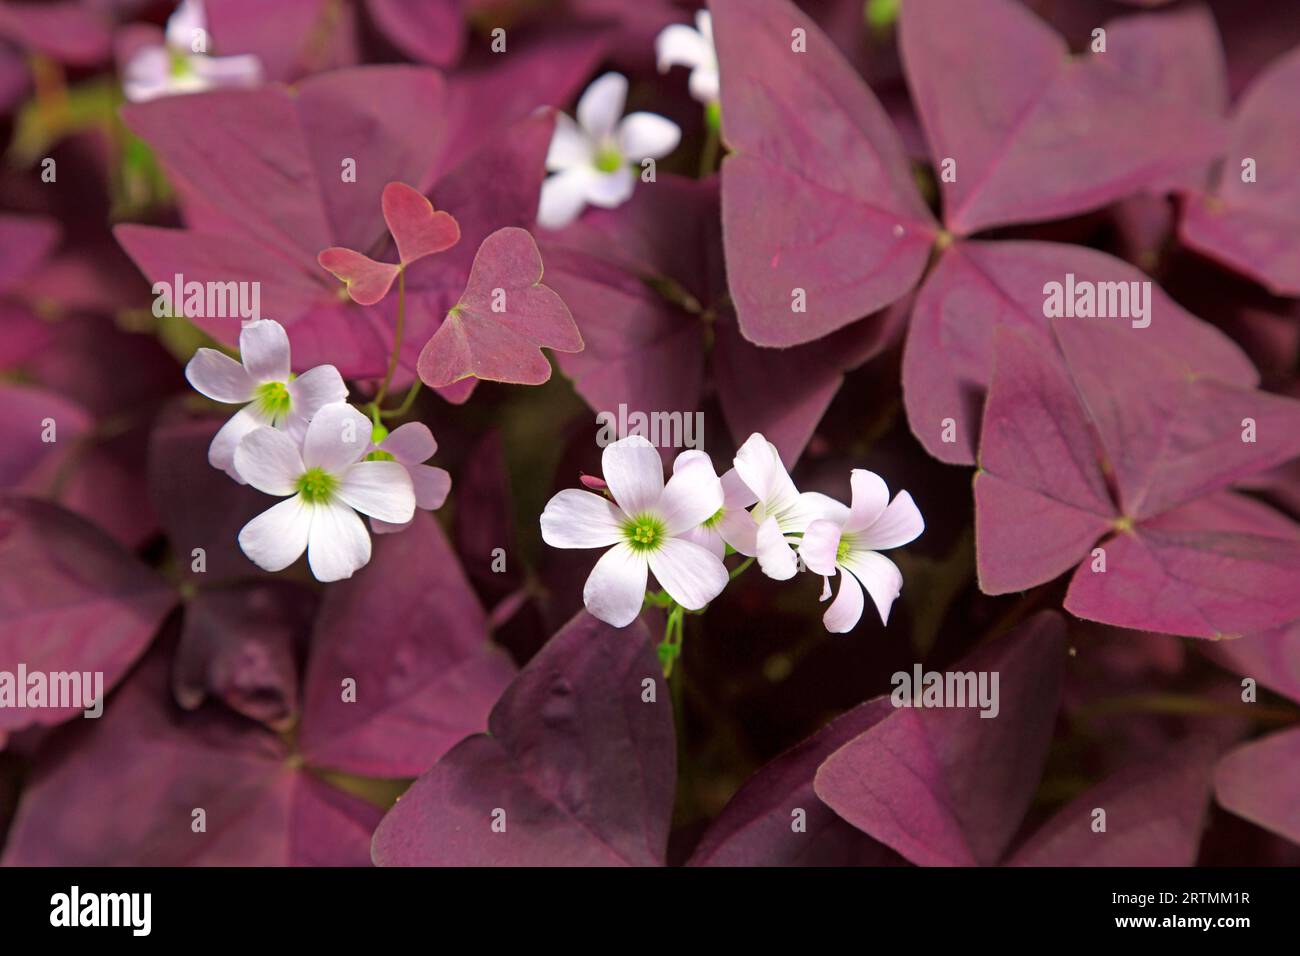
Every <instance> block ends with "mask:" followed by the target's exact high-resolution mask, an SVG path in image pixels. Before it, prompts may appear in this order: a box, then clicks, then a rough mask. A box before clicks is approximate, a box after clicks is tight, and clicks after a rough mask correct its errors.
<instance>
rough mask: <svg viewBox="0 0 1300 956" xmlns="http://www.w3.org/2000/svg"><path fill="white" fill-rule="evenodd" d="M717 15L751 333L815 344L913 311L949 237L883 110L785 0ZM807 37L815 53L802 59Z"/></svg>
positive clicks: (734, 257) (728, 240)
mask: <svg viewBox="0 0 1300 956" xmlns="http://www.w3.org/2000/svg"><path fill="white" fill-rule="evenodd" d="M710 6H711V8H712V10H713V30H714V38H715V41H716V43H717V49H718V62H719V64H720V68H721V76H722V123H723V138H724V140H725V141H726V143H727V146H728V147H729V149H730V150H731V152H730V153H729V154H728V155H727V157H726V158H725V160H724V161H723V171H722V222H723V235H724V239H725V246H726V253H727V271H728V274H729V281H730V284H731V290H732V298H733V299H734V301H735V304H736V311H737V314H738V316H739V320H740V328H741V331H742V332H743V334H744V335H745V337H746V338H747V339H749V340H750V341H751V342H754V343H756V344H759V345H772V346H788V345H796V344H799V343H801V342H809V341H812V340H813V339H818V338H821V337H822V336H824V335H826V334H827V333H829V332H832V331H834V330H835V329H838V328H841V327H842V326H845V325H848V324H849V323H850V322H853V321H854V320H856V319H859V318H861V317H863V316H864V315H867V314H869V313H871V312H875V311H876V310H878V309H881V308H883V307H885V306H887V305H889V304H890V303H892V302H894V301H896V300H897V299H900V298H902V296H903V295H905V294H906V293H907V292H908V290H910V289H911V288H912V286H913V285H914V284H915V283H916V281H917V280H918V279H919V278H920V276H921V272H922V270H923V269H924V268H925V264H926V261H927V259H928V257H929V250H930V246H931V244H932V243H933V242H934V239H935V229H936V227H935V224H934V221H933V219H932V218H931V216H930V213H929V211H928V210H927V209H926V207H925V204H924V203H923V202H922V201H921V198H920V195H919V194H918V192H917V190H916V186H915V184H914V182H913V180H912V176H911V172H910V170H909V168H908V165H907V159H906V157H905V156H904V154H903V149H902V146H901V145H900V144H899V141H898V136H897V134H896V133H895V131H894V128H893V126H892V125H891V124H890V122H889V119H888V117H887V116H886V115H885V112H884V110H883V109H882V108H881V106H880V104H879V103H878V102H877V101H876V99H875V97H874V96H873V95H872V94H871V92H870V91H869V90H868V89H867V88H866V86H865V85H864V84H863V83H862V81H861V79H859V77H858V76H857V74H856V73H855V72H854V70H853V68H852V67H851V66H849V64H848V63H846V62H845V61H844V59H843V57H842V56H841V54H840V52H839V51H838V50H837V49H835V47H834V45H833V44H832V43H831V41H830V40H829V39H827V37H826V36H825V35H824V34H823V33H822V32H821V30H819V29H818V28H817V26H816V25H815V24H814V23H812V22H811V18H810V17H808V16H807V15H806V14H804V13H802V12H800V11H799V10H798V9H796V8H795V7H794V6H793V5H791V4H790V3H788V2H786V0H713V2H712V3H711V5H710ZM795 27H799V28H801V29H803V30H805V31H806V32H807V52H805V53H797V52H794V50H793V49H792V40H791V31H792V30H793V29H794V28H795ZM796 290H802V291H803V295H804V299H805V302H806V312H799V311H795V308H796V306H797V300H796V296H797V293H796Z"/></svg>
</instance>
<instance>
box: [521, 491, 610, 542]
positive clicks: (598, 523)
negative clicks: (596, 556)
mask: <svg viewBox="0 0 1300 956" xmlns="http://www.w3.org/2000/svg"><path fill="white" fill-rule="evenodd" d="M626 521H627V518H626V516H625V515H624V514H623V512H621V511H620V510H619V509H618V508H616V507H615V506H614V504H613V502H611V501H609V500H608V499H606V498H604V497H602V496H601V495H595V494H592V493H591V492H590V491H580V490H579V489H577V488H565V489H564V490H563V491H561V492H559V493H557V494H556V495H555V496H554V497H553V498H551V500H550V501H548V502H547V503H546V507H545V509H543V511H542V518H541V524H542V540H543V541H545V542H546V543H547V544H549V545H550V546H551V547H552V548H605V547H608V546H609V545H611V544H617V543H618V542H619V541H622V540H623V525H624V524H625V523H626Z"/></svg>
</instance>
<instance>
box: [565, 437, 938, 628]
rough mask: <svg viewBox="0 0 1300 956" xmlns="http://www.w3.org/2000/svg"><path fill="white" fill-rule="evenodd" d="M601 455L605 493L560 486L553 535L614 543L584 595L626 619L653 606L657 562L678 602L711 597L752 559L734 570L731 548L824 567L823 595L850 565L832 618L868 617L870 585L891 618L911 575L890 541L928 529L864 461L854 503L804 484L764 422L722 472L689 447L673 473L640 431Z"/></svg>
mask: <svg viewBox="0 0 1300 956" xmlns="http://www.w3.org/2000/svg"><path fill="white" fill-rule="evenodd" d="M601 466H602V469H603V471H604V478H603V483H602V482H601V481H597V480H594V479H592V478H590V477H586V478H585V479H584V481H583V484H584V485H585V486H586V487H588V488H597V489H599V490H601V491H602V492H603V493H602V494H597V493H595V492H594V491H585V490H581V489H577V488H566V489H565V490H563V491H561V492H559V493H558V494H556V495H555V496H554V497H553V498H551V500H550V501H549V502H548V503H547V505H546V508H545V510H544V511H543V512H542V517H541V527H542V539H543V540H544V541H545V542H546V543H547V544H549V545H550V546H551V547H554V548H609V550H608V551H606V552H605V554H604V555H603V556H602V557H601V559H600V560H599V561H597V562H596V566H595V567H594V568H593V569H592V572H591V575H590V576H589V577H588V578H587V583H586V586H585V587H584V588H583V595H582V596H583V602H584V603H585V604H586V606H587V610H588V611H590V612H591V613H592V614H593V615H595V616H596V617H598V618H600V619H601V620H602V621H605V622H606V623H608V624H612V625H614V626H616V627H625V626H627V625H628V624H631V623H632V621H634V620H635V619H636V617H637V615H638V614H639V613H640V612H641V608H642V606H643V604H644V603H645V602H646V600H647V598H646V582H647V575H648V572H650V571H653V572H654V576H655V579H656V580H657V581H658V582H659V585H660V586H661V587H662V588H663V590H664V591H665V592H666V593H667V596H668V598H670V599H671V601H672V602H673V603H675V604H676V605H677V606H679V607H681V608H685V609H686V610H691V611H695V610H699V609H701V608H703V607H704V606H705V605H707V604H708V603H709V602H710V601H712V600H713V599H714V598H716V597H717V596H718V595H719V594H720V593H722V589H723V588H725V587H726V586H727V582H728V581H729V580H730V579H731V578H733V577H734V576H735V575H736V574H738V573H739V572H740V570H742V569H743V568H744V567H745V566H747V565H748V564H749V562H748V561H747V562H745V564H744V565H742V566H741V567H740V568H737V569H736V571H734V572H730V573H729V572H728V571H727V568H726V565H725V564H724V563H723V559H724V558H725V557H726V556H727V555H728V554H729V553H739V554H741V555H745V556H747V557H748V558H749V559H751V560H754V559H756V560H757V561H758V565H759V567H760V568H761V569H762V570H763V573H764V574H766V575H767V576H768V577H770V578H774V579H776V580H778V581H784V580H788V579H790V578H792V577H794V576H795V574H797V573H798V572H799V570H800V569H801V568H803V569H806V570H810V571H812V572H814V573H816V574H820V575H821V576H822V578H823V590H822V600H823V601H825V600H827V599H828V598H829V597H830V596H831V580H830V579H831V578H832V577H834V576H835V575H836V574H837V572H839V574H840V579H841V583H840V586H839V592H838V594H837V595H836V597H835V600H834V601H833V602H832V603H831V605H830V607H829V608H828V609H827V610H826V613H825V614H824V615H823V618H822V621H823V623H824V624H825V625H826V629H827V630H828V631H831V632H833V633H844V632H847V631H850V630H852V629H853V628H854V627H855V626H856V625H857V623H858V621H859V619H860V618H861V617H862V609H863V606H864V599H863V593H862V591H863V588H865V589H866V591H867V593H868V594H870V595H871V599H872V601H873V602H874V603H875V605H876V609H877V610H878V611H879V612H880V619H881V621H883V622H885V623H888V621H889V610H890V607H891V606H892V605H893V603H894V600H895V599H896V598H897V597H898V595H899V593H900V591H901V590H902V586H903V576H902V573H901V572H900V571H899V570H898V567H897V565H895V564H894V562H892V561H890V560H889V559H888V558H886V557H885V556H884V555H882V554H880V553H879V552H880V551H885V550H888V549H891V548H897V547H900V546H902V545H904V544H907V543H908V542H909V541H912V540H914V539H915V538H916V537H917V536H919V535H920V534H921V532H922V531H923V530H924V529H925V522H924V520H923V519H922V518H921V512H920V510H919V509H918V508H917V507H916V504H915V502H913V501H912V496H911V495H909V494H908V493H907V492H906V491H900V492H899V493H898V494H897V495H895V496H894V499H893V500H892V501H891V500H890V499H889V490H888V488H887V487H886V485H885V482H884V481H883V480H882V479H881V478H880V477H879V476H878V475H875V474H873V473H872V472H869V471H865V470H862V469H854V470H853V473H852V475H851V478H850V483H851V487H852V492H853V494H852V504H851V505H849V506H845V505H843V504H842V503H840V502H838V501H836V500H834V499H833V498H829V497H827V496H826V495H823V494H819V493H817V492H811V491H806V492H800V491H799V490H798V488H796V487H795V484H794V482H793V481H792V480H791V478H790V474H789V472H788V471H787V470H786V467H785V465H784V464H783V463H782V462H781V458H780V456H779V455H778V454H777V451H776V448H775V447H774V446H773V445H772V443H771V442H769V441H768V440H767V439H766V438H764V437H763V436H762V435H760V434H757V433H755V434H753V435H751V436H750V437H749V439H748V440H747V441H746V442H745V443H744V445H742V446H741V448H740V450H739V451H738V452H737V453H736V457H735V460H734V462H733V467H732V468H731V469H730V470H729V471H727V472H726V473H725V474H724V475H722V476H721V477H719V475H718V474H717V472H716V470H715V469H714V467H713V463H712V462H711V461H710V460H709V457H708V456H707V455H705V454H704V453H703V452H700V451H686V452H682V453H681V454H680V455H678V456H677V459H676V460H675V461H674V462H673V473H672V477H670V478H669V479H668V481H667V482H666V483H665V482H664V475H663V463H662V461H661V459H660V457H659V452H658V450H657V449H656V448H655V447H654V446H653V445H652V444H650V442H649V441H647V440H646V439H645V438H643V437H642V436H640V435H631V436H629V437H627V438H622V439H620V440H618V441H616V442H613V443H612V444H610V445H608V446H607V447H606V448H605V451H604V455H603V457H602V461H601ZM602 485H603V486H602Z"/></svg>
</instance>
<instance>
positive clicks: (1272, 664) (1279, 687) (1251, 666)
mask: <svg viewBox="0 0 1300 956" xmlns="http://www.w3.org/2000/svg"><path fill="white" fill-rule="evenodd" d="M1201 650H1202V653H1204V654H1205V655H1206V656H1207V657H1209V658H1210V659H1211V660H1214V661H1217V662H1218V663H1219V664H1221V665H1222V666H1224V667H1226V668H1228V669H1229V670H1231V671H1234V672H1236V673H1238V674H1240V675H1242V676H1243V677H1250V678H1253V679H1254V680H1255V681H1257V682H1258V683H1260V684H1263V685H1264V686H1265V687H1267V688H1269V689H1270V690H1273V691H1276V692H1277V693H1279V694H1285V695H1286V696H1287V697H1290V698H1291V699H1292V700H1294V701H1296V702H1297V703H1300V624H1292V625H1289V626H1284V627H1279V628H1275V629H1273V630H1271V631H1265V632H1264V633H1262V634H1249V635H1247V636H1246V637H1243V638H1240V639H1238V640H1235V641H1217V642H1215V643H1213V644H1209V645H1206V646H1204V647H1203V648H1202V649H1201Z"/></svg>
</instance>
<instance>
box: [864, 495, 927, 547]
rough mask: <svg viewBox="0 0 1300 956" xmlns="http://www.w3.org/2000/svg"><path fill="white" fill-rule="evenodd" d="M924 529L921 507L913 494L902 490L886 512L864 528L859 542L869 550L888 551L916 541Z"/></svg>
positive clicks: (895, 496)
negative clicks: (914, 499)
mask: <svg viewBox="0 0 1300 956" xmlns="http://www.w3.org/2000/svg"><path fill="white" fill-rule="evenodd" d="M924 530H925V519H924V518H922V517H921V509H920V508H918V507H917V506H916V502H914V501H913V500H912V496H911V495H909V494H908V493H907V492H906V491H900V492H899V493H898V494H896V495H894V500H893V501H891V502H890V503H889V507H888V508H886V509H885V511H884V513H883V514H881V515H880V517H878V518H877V519H876V520H875V521H873V522H872V523H871V524H870V525H868V526H867V527H866V529H864V530H863V532H862V534H861V535H860V536H859V537H858V542H859V544H860V545H861V547H863V548H865V549H866V550H869V551H886V550H888V549H889V548H898V547H901V546H902V545H905V544H907V543H908V542H909V541H914V540H915V539H916V538H917V537H919V536H920V534H921V532H922V531H924Z"/></svg>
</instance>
